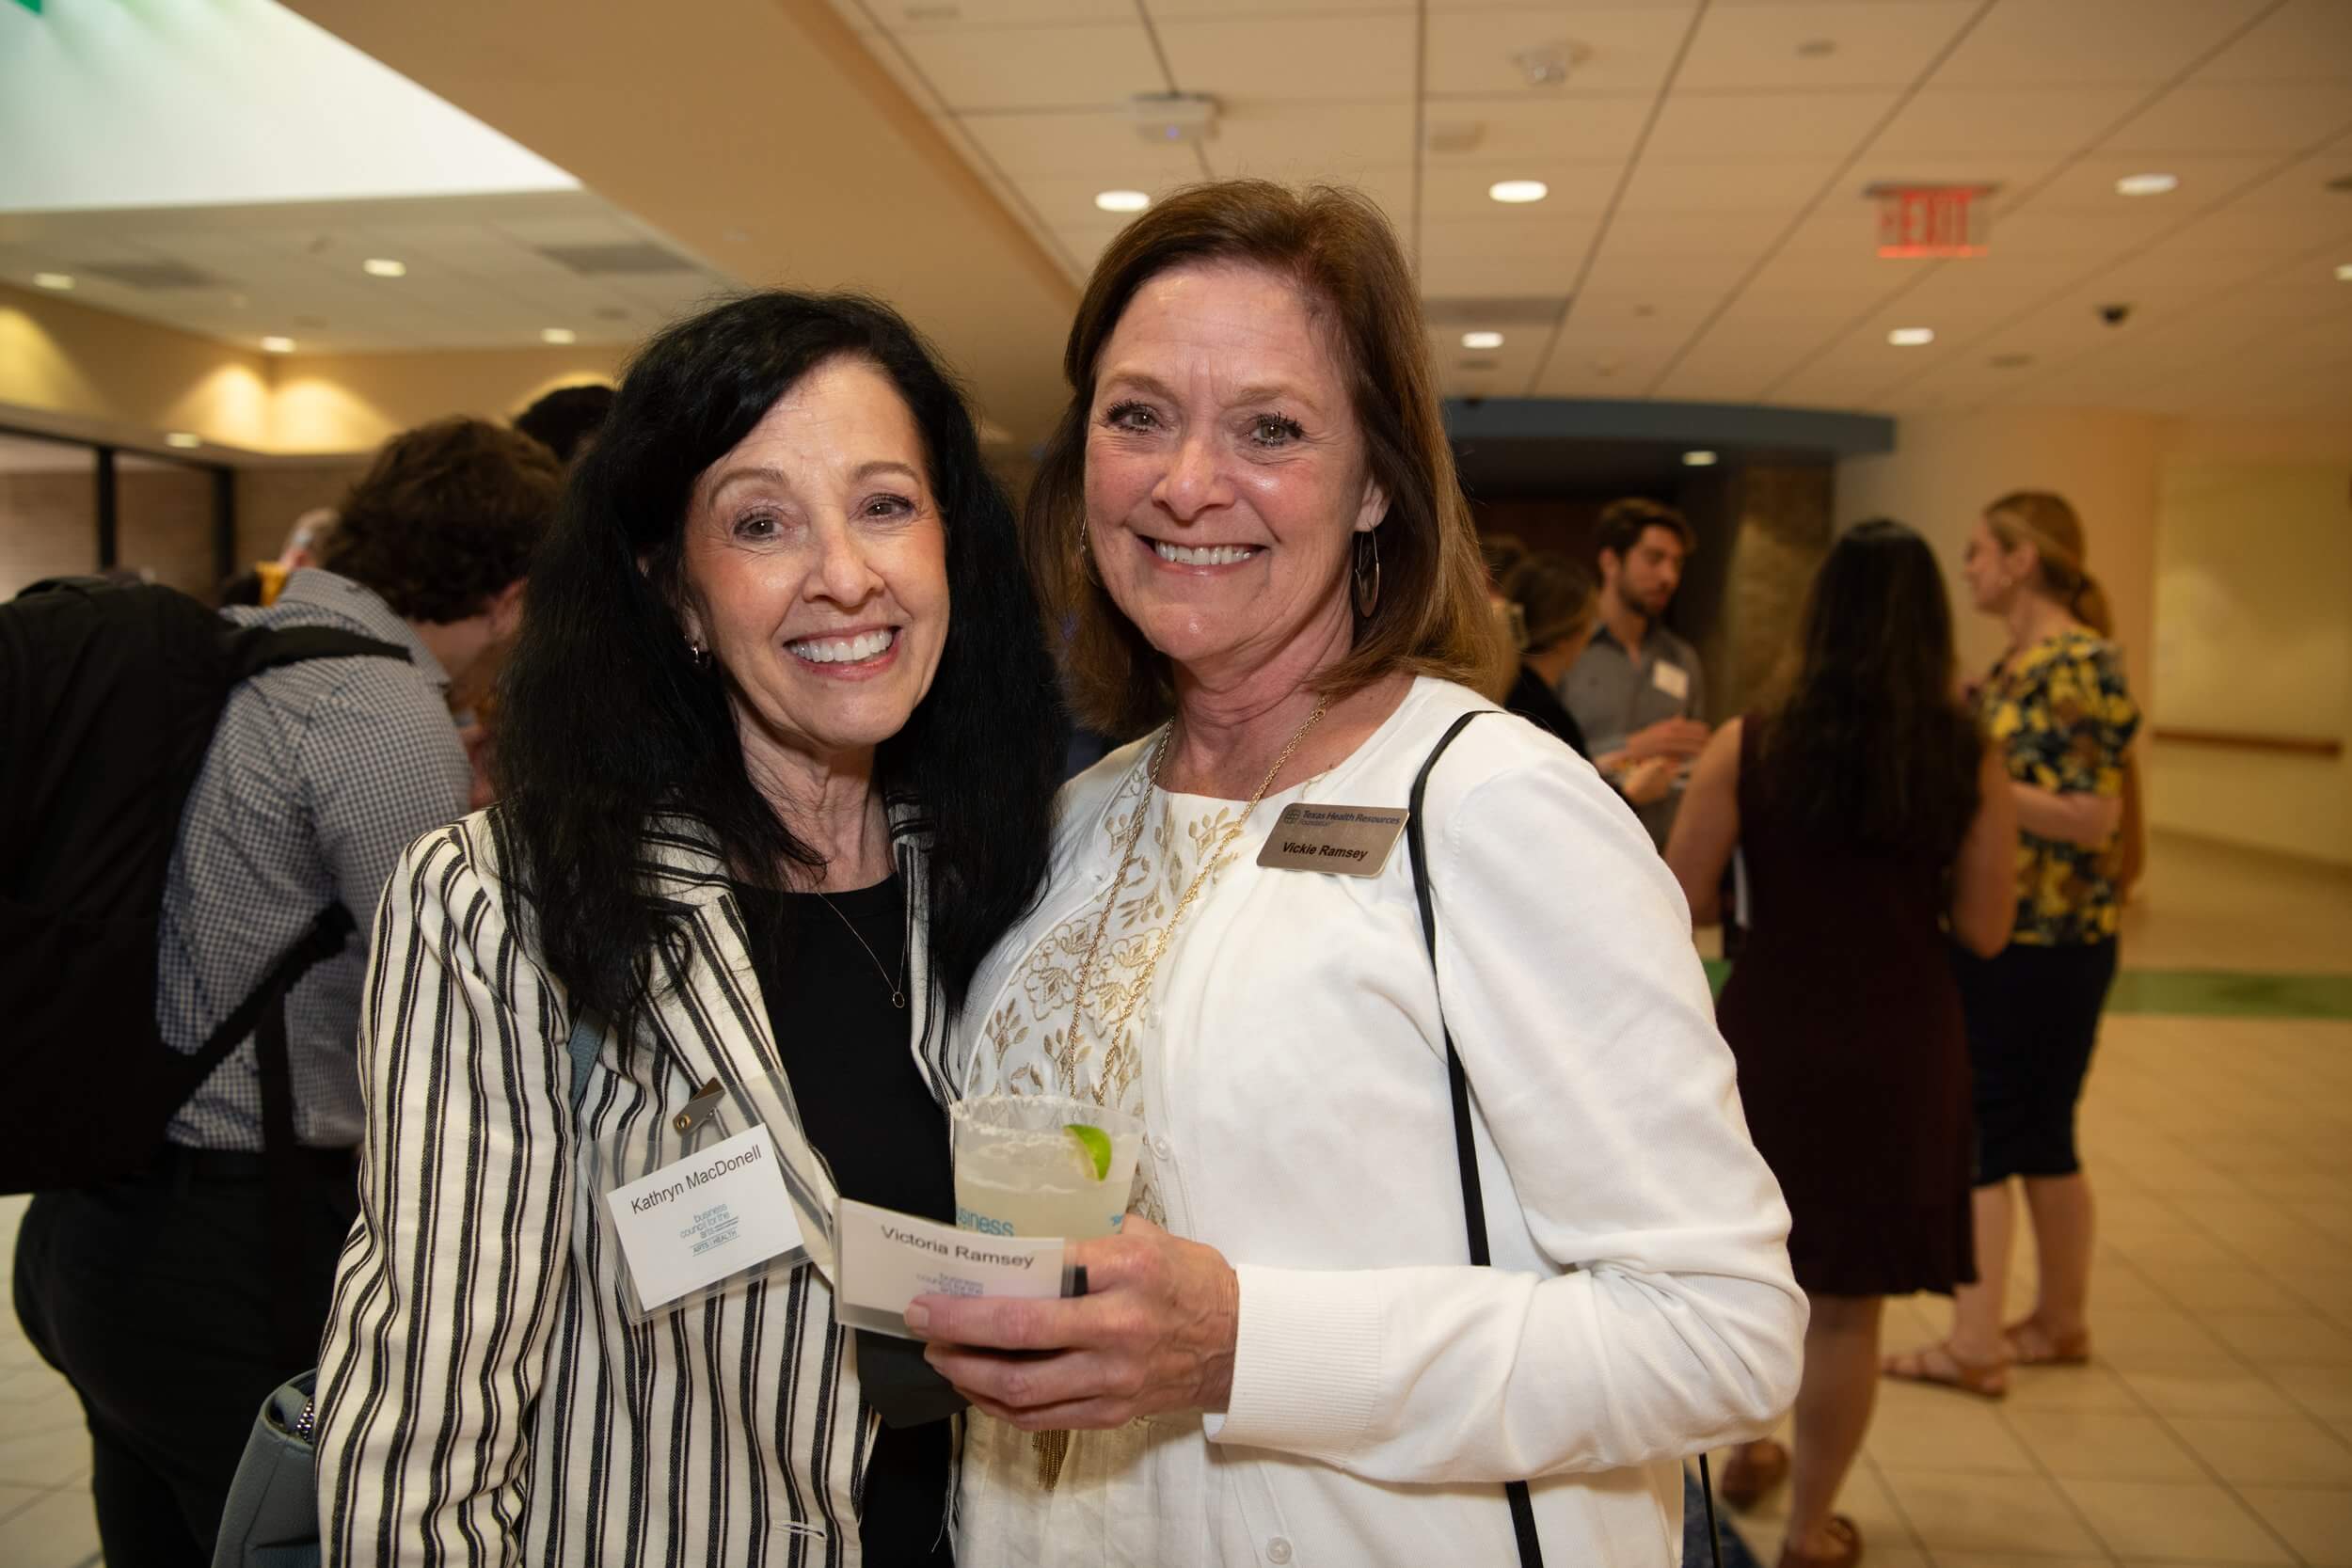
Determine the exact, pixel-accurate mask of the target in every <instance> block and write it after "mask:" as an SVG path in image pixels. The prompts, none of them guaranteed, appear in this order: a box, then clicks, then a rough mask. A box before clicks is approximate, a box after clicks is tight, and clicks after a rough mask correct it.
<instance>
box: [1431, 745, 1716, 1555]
mask: <svg viewBox="0 0 2352 1568" xmlns="http://www.w3.org/2000/svg"><path fill="white" fill-rule="evenodd" d="M1494 711H1495V710H1494V709H1492V708H1476V709H1473V710H1472V711H1470V712H1469V713H1465V714H1464V715H1462V716H1461V717H1460V718H1459V719H1456V720H1455V721H1454V722H1453V723H1452V724H1450V725H1448V726H1447V728H1446V732H1445V734H1443V735H1442V736H1438V743H1437V744H1436V745H1435V746H1432V747H1431V748H1430V749H1429V755H1428V756H1427V757H1426V758H1424V759H1423V760H1422V765H1421V771H1420V772H1419V773H1416V774H1414V775H1413V793H1412V795H1411V796H1410V797H1409V798H1408V800H1406V818H1405V850H1406V858H1407V859H1408V860H1409V861H1410V862H1411V864H1412V868H1413V900H1414V902H1415V903H1417V904H1419V905H1420V906H1421V938H1422V943H1423V945H1425V946H1426V947H1427V948H1428V949H1429V968H1430V972H1431V973H1432V974H1435V973H1436V971H1437V967H1438V911H1437V907H1436V905H1435V904H1434V903H1433V902H1432V900H1431V898H1430V895H1429V847H1428V845H1427V844H1426V843H1425V842H1424V841H1423V839H1422V831H1421V828H1422V796H1423V795H1425V794H1426V793H1428V789H1429V770H1430V769H1431V768H1435V767H1437V766H1438V758H1439V757H1441V756H1443V755H1445V749H1446V748H1447V747H1448V746H1451V745H1453V744H1454V736H1457V735H1460V734H1461V733H1462V731H1463V730H1465V729H1467V728H1468V727H1469V726H1470V721H1471V720H1473V719H1476V718H1478V717H1479V716H1480V715H1482V714H1486V713H1491V712H1494ZM1438 1031H1439V1033H1441V1034H1442V1035H1444V1037H1445V1077H1446V1086H1447V1087H1448V1088H1449V1089H1451V1090H1452V1091H1453V1095H1454V1160H1455V1162H1456V1163H1457V1164H1459V1165H1460V1166H1461V1170H1462V1226H1463V1228H1464V1229H1466V1230H1468V1231H1469V1232H1470V1262H1471V1263H1472V1264H1473V1265H1474V1266H1476V1267H1478V1268H1482V1269H1484V1268H1491V1267H1492V1266H1493V1264H1494V1255H1493V1253H1492V1252H1491V1251H1490V1250H1489V1249H1488V1248H1487V1245H1486V1194H1485V1192H1484V1190H1483V1189H1482V1187H1481V1185H1480V1183H1479V1180H1478V1148H1477V1145H1476V1144H1475V1143H1474V1142H1473V1141H1472V1136H1471V1132H1472V1130H1471V1125H1470V1074H1469V1073H1468V1072H1466V1071H1464V1070H1463V1068H1462V1057H1461V1053H1459V1052H1457V1051H1455V1050H1454V1027H1453V1025H1451V1024H1449V1023H1447V1022H1445V1006H1444V1001H1443V998H1442V997H1441V998H1440V999H1439V1002H1438ZM1502 1494H1503V1497H1505V1498H1506V1499H1507V1500H1508V1501H1509V1503H1510V1505H1511V1532H1512V1533H1513V1534H1514V1535H1516V1536H1518V1543H1519V1563H1520V1568H1542V1564H1543V1560H1544V1544H1543V1542H1542V1541H1540V1540H1539V1539H1537V1537H1536V1534H1535V1504H1534V1499H1533V1498H1532V1497H1529V1496H1528V1493H1527V1482H1525V1481H1504V1482H1503V1483H1502ZM1699 1495H1700V1496H1701V1497H1704V1498H1705V1499H1706V1504H1707V1544H1708V1547H1709V1548H1710V1549H1711V1550H1712V1552H1713V1554H1714V1559H1715V1568H1723V1563H1724V1545H1723V1537H1722V1535H1721V1533H1720V1532H1719V1531H1718V1530H1717V1528H1716V1526H1715V1490H1714V1478H1713V1477H1712V1476H1710V1475H1709V1474H1708V1465H1707V1455H1705V1454H1701V1455H1699Z"/></svg>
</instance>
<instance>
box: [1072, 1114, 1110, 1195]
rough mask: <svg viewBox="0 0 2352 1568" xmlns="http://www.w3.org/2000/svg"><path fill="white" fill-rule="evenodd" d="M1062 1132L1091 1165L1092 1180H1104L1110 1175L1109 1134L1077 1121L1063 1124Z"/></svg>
mask: <svg viewBox="0 0 2352 1568" xmlns="http://www.w3.org/2000/svg"><path fill="white" fill-rule="evenodd" d="M1062 1131H1063V1132H1067V1133H1069V1134H1070V1136H1071V1140H1072V1141H1073V1142H1074V1143H1075V1144H1076V1145H1077V1146H1078V1151H1079V1153H1081V1154H1083V1155H1084V1156H1085V1157H1086V1159H1087V1162H1088V1163H1089V1164H1091V1165H1093V1167H1094V1180H1097V1181H1101V1180H1106V1179H1107V1178H1108V1177H1109V1176H1110V1174H1111V1139H1110V1134H1109V1133H1107V1132H1104V1131H1103V1130H1102V1129H1101V1128H1099V1127H1089V1126H1087V1125H1086V1124H1085V1123H1084V1122H1077V1121H1073V1122H1067V1123H1065V1124H1064V1125H1063V1127H1062Z"/></svg>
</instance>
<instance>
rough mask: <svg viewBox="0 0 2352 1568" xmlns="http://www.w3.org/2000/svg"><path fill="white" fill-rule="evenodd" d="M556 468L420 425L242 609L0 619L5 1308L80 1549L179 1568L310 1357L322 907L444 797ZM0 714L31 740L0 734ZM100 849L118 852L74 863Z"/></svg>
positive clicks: (329, 1196)
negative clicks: (76, 1448)
mask: <svg viewBox="0 0 2352 1568" xmlns="http://www.w3.org/2000/svg"><path fill="white" fill-rule="evenodd" d="M561 486H562V478H561V471H560V469H559V468H558V467H557V465H556V463H555V460H554V459H553V458H552V457H551V456H549V455H548V452H547V451H545V450H543V449H542V448H541V447H540V446H539V445H538V444H537V443H536V442H533V441H532V440H531V439H530V438H529V437H527V436H521V435H519V434H517V433H516V432H514V431H510V430H506V429H503V428H501V427H499V426H496V425H492V424H489V423H486V422H484V421H481V420H443V421H441V422H438V423H436V424H431V425H427V426H424V427H423V428H421V429H418V430H414V431H410V432H408V433H406V434H405V435H402V436H396V437H394V438H393V439H392V440H391V441H390V442H389V443H388V444H387V445H386V446H385V447H384V448H383V450H382V451H380V452H379V453H378V454H377V455H376V457H375V459H374V462H373V465H372V466H371V467H370V468H369V470H368V472H367V473H366V475H365V476H364V477H363V478H362V479H361V480H360V481H359V482H358V484H357V485H356V486H355V487H354V489H353V490H352V492H351V495H350V497H349V499H347V501H346V502H345V503H344V506H343V509H342V522H341V525H340V527H339V528H338V530H337V531H336V532H335V533H334V535H333V536H332V539H331V542H330V543H329V545H328V546H327V547H326V555H325V557H324V559H323V561H322V562H321V563H320V565H319V566H318V567H315V568H304V569H299V570H296V571H294V573H293V574H292V575H291V576H290V577H289V578H288V579H287V582H286V584H285V587H284V590H283V592H282V593H280V594H278V597H277V599H276V600H275V602H274V603H273V604H272V605H271V606H270V607H269V608H267V609H265V610H264V609H237V610H228V611H225V612H224V614H223V617H221V618H219V619H217V620H215V618H214V617H213V616H211V615H210V613H209V612H207V611H204V610H202V609H201V608H200V607H199V606H196V605H195V604H194V602H193V601H191V600H187V599H185V597H184V596H183V595H177V594H171V593H170V591H168V590H164V589H156V588H114V589H109V588H103V587H98V586H94V585H91V584H87V583H65V584H57V585H42V586H41V587H39V588H37V589H35V590H28V591H27V594H25V595H24V596H23V597H20V599H19V600H17V601H16V602H15V603H13V604H11V605H8V606H7V607H4V608H0V714H5V720H0V722H4V723H5V725H6V736H7V738H8V740H9V742H10V747H9V750H10V754H11V757H12V759H13V758H15V757H20V756H21V757H24V759H25V761H24V766H23V767H19V766H18V765H17V764H16V763H15V762H14V761H13V760H12V763H11V767H10V768H8V770H7V773H8V777H7V779H6V781H5V785H0V788H4V789H5V793H6V796H7V800H8V804H10V805H11V806H17V807H21V808H23V809H24V812H25V813H26V814H27V815H26V816H22V817H20V816H11V817H10V818H9V820H8V824H7V826H6V827H5V829H0V832H6V833H7V834H8V837H9V840H10V841H11V842H9V843H8V845H7V846H6V849H7V852H6V854H5V855H0V873H4V874H5V875H4V876H0V923H5V932H0V934H6V935H8V936H9V937H11V938H15V937H18V936H20V935H22V936H23V937H24V942H13V941H12V942H10V944H9V946H10V953H9V957H8V960H7V968H6V970H5V972H0V977H4V978H5V981H6V987H7V990H8V995H9V996H10V998H11V1000H15V999H18V993H19V992H20V991H21V992H23V993H24V997H23V1000H24V1003H25V1006H24V1008H22V1009H20V1008H11V1009H10V1013H11V1016H12V1017H13V1018H15V1019H16V1020H17V1021H18V1022H17V1023H16V1024H15V1025H14V1027H13V1033H12V1035H11V1039H10V1046H9V1050H10V1057H11V1060H10V1068H11V1070H12V1074H14V1075H17V1076H18V1084H19V1086H20V1087H21V1086H23V1085H24V1084H25V1083H26V1082H28V1081H38V1082H40V1083H41V1084H44V1085H55V1092H48V1091H46V1090H44V1092H40V1093H26V1094H24V1096H22V1097H21V1098H20V1099H19V1100H18V1102H17V1106H16V1108H13V1109H8V1110H0V1122H4V1123H5V1126H4V1127H0V1132H6V1133H15V1132H19V1131H23V1132H25V1133H26V1137H25V1138H22V1139H20V1138H15V1137H0V1143H6V1144H7V1145H8V1149H7V1151H6V1153H5V1156H4V1157H5V1159H6V1161H7V1164H6V1168H5V1171H4V1172H0V1185H5V1186H7V1187H8V1188H9V1189H10V1190H17V1191H24V1190H32V1191H35V1192H36V1194H37V1196H35V1198H34V1200H33V1203H32V1205H31V1207H30V1208H29V1209H28V1211H27V1212H26V1213H25V1215H24V1222H23V1225H22V1227H21V1229H20V1232H19V1235H18V1243H17V1254H16V1275H15V1297H16V1308H17V1314H18V1317H19V1319H20V1320H21V1321H22V1323H24V1331H25V1335H26V1337H27V1338H28V1339H29V1340H30V1341H31V1342H32V1344H33V1345H34V1347H35V1348H36V1349H37V1350H38V1351H39V1352H40V1354H41V1356H42V1357H43V1358H44V1359H46V1360H47V1361H48V1362H49V1363H50V1364H51V1365H53V1366H55V1367H56V1369H57V1370H59V1371H61V1372H63V1373H64V1374H65V1376H66V1377H67V1378H68V1380H69V1381H71V1382H72V1385H73V1386H74V1389H75V1391H76V1393H77V1394H78V1395H79V1396H80V1398H81V1400H82V1404H83V1408H84V1412H85V1414H86V1417H87V1421H88V1425H89V1430H90V1437H91V1446H92V1459H91V1477H90V1485H91V1491H92V1494H93V1496H94V1498H95V1501H96V1505H97V1511H98V1526H99V1536H100V1540H101V1543H102V1544H103V1548H104V1552H105V1558H106V1560H107V1562H109V1563H110V1564H113V1565H114V1568H146V1565H151V1564H174V1565H177V1564H199V1563H206V1562H209V1561H210V1560H211V1559H212V1554H213V1549H214V1544H215V1533H216V1531H217V1529H218V1528H219V1520H220V1514H221V1507H222V1503H223V1500H224V1498H225V1497H226V1496H227V1494H228V1490H229V1484H230V1478H231V1476H232V1475H233V1473H234V1471H235V1468H236V1465H237V1459H238V1454H239V1452H240V1449H242V1447H243V1443H244V1438H245V1433H246V1429H247V1427H248V1426H249V1424H250V1423H251V1421H252V1419H253V1413H254V1411H255V1410H256V1409H257V1408H258V1407H259V1406H260V1404H261V1402H262V1399H263V1397H264V1396H265V1395H267V1394H268V1393H269V1391H270V1390H271V1389H272V1388H273V1387H275V1386H277V1385H278V1383H279V1382H280V1381H281V1380H283V1379H284V1378H286V1377H287V1376H289V1375H290V1374H292V1373H293V1372H295V1371H298V1370H301V1369H303V1368H304V1367H307V1366H309V1365H310V1364H311V1362H312V1361H313V1360H314V1359H315V1357H316V1354H317V1348H318V1342H319V1338H320V1336H321V1333H322V1330H323V1328H324V1326H325V1323H326V1308H327V1300H328V1296H329V1293H330V1291H331V1287H332V1283H333V1275H334V1268H335V1260H336V1258H337V1256H338V1255H339V1254H340V1252H341V1251H342V1245H343V1240H344V1237H345V1234H346V1233H347V1231H348V1229H349V1227H350V1225H351V1221H352V1219H353V1217H354V1215H355V1214H356V1212H357V1197H356V1193H355V1187H354V1168H355V1167H354V1150H355V1146H357V1144H358V1141H359V1137H360V1130H361V1109H360V1087H359V1079H358V1070H357V1069H356V1066H355V1064H354V1058H353V1041H354V1037H355V1035H356V1031H357V1027H358V1016H359V1006H360V991H361V986H362V980H363V976H364V974H365V972H366V966H367V957H368V942H366V940H365V939H364V937H362V936H360V935H358V933H356V932H355V930H354V924H355V922H356V921H366V920H369V919H371V918H372V917H373V915H374V913H375V911H376V906H377V903H378V900H379V898H380V896H381V895H382V892H383V888H384V884H385V882H386V880H387V879H388V878H389V875H390V873H391V870H392V867H393V865H394V863H396V861H397V860H398V858H399V856H400V853H401V851H402V850H403V849H404V848H405V847H407V845H408V844H409V843H410V842H411V841H412V840H414V839H415V838H416V837H417V836H418V835H419V834H420V833H422V832H429V831H430V830H432V829H433V828H436V827H438V826H440V825H442V824H444V823H448V822H452V821H454V820H455V819H456V818H458V817H459V816H463V815H464V814H465V812H466V809H467V803H466V802H467V794H468V787H469V770H468V767H467V762H466V755H465V752H464V751H463V749H462V748H461V747H460V745H459V742H458V737H457V733H456V729H455V727H454V726H453V723H452V721H451V718H450V712H449V708H448V705H447V703H446V700H445V696H444V692H445V689H446V688H447V687H448V686H449V684H450V683H451V682H452V681H453V680H455V679H459V678H462V677H463V675H464V674H465V673H466V671H467V670H468V668H469V666H470V665H471V664H472V663H473V662H474V661H475V660H476V659H477V658H479V657H481V656H482V653H483V651H484V650H485V648H487V647H489V646H491V645H492V644H493V643H495V642H496V641H499V640H500V639H501V638H503V637H505V636H506V635H508V634H509V633H510V632H511V631H512V629H513V628H514V626H515V624H516V621H517V619H518V617H519V614H520V607H521V593H522V586H523V579H524V577H525V574H526V571H527V569H528V566H529V563H530V560H531V557H532V552H533V550H534V549H535V547H536V546H537V545H538V542H539V540H540V539H541V537H542V536H543V535H544V534H545V532H546V531H547V529H548V524H549V522H550V521H551V519H552V517H553V515H554V512H555V506H556V501H557V498H558V494H559V492H560V490H561ZM114 595H145V597H131V598H123V597H115V596H114ZM101 671H104V672H111V673H110V674H109V675H108V676H107V678H105V679H101V678H100V677H99V675H98V674H96V673H94V672H101ZM208 704H209V706H208ZM215 715H216V721H213V720H214V718H215ZM20 722H24V723H29V724H32V725H34V726H36V728H35V729H34V730H33V731H32V736H33V738H34V739H35V740H36V742H37V743H39V744H40V745H44V746H45V747H46V748H47V750H48V752H50V753H51V754H47V755H44V754H42V752H40V750H35V751H30V752H16V751H15V750H14V745H13V742H14V741H15V739H16V738H17V733H16V730H15V726H16V725H17V724H18V723H20ZM181 797H184V805H183V806H181V807H180V808H179V809H178V810H177V812H176V815H166V816H163V818H162V821H161V825H160V827H158V828H157V829H155V831H152V832H143V833H142V832H134V831H133V830H135V829H136V828H137V827H138V826H139V823H138V821H137V820H136V819H137V816H138V813H139V812H141V811H142V810H151V809H152V808H153V806H154V804H155V803H156V802H157V801H161V802H162V803H163V805H164V806H165V808H166V809H167V810H168V806H169V803H170V801H172V800H176V799H179V798H181ZM142 802H145V803H146V804H144V805H142ZM93 813H95V814H97V819H96V820H94V821H93V820H92V814H93ZM110 831H111V832H110ZM126 839H135V840H137V841H138V843H139V846H140V847H138V848H137V850H136V851H135V852H134V851H132V850H128V849H125V850H121V851H120V852H119V857H120V858H127V859H134V860H136V859H141V858H142V857H143V860H144V863H139V864H116V863H112V862H111V861H110V860H109V858H108V857H109V855H110V854H116V853H117V851H115V850H114V849H112V848H110V847H109V846H110V841H111V840H126ZM77 844H78V845H85V846H88V847H87V848H85V849H83V850H82V851H81V852H80V859H79V862H78V863H65V864H59V863H58V861H59V856H58V854H57V852H56V849H55V847H56V846H58V845H77ZM93 887H95V888H98V889H100V890H101V891H102V892H103V893H104V894H105V895H106V896H107V897H108V898H109V899H110V900H111V904H112V907H110V908H107V907H101V908H95V909H93V908H90V907H88V900H87V894H88V891H89V890H90V889H91V888H93ZM60 931H62V932H67V933H81V934H80V935H73V934H69V935H66V936H62V937H51V936H48V935H46V934H45V933H50V932H60ZM126 932H127V933H128V934H129V938H130V940H129V941H128V942H125V941H124V936H125V933H126ZM147 933H151V939H146V934H147ZM142 939H146V940H144V941H143V942H142ZM107 943H112V944H114V945H113V948H112V957H111V958H109V959H108V960H107V962H106V964H105V966H104V967H97V966H94V965H93V964H92V963H91V962H90V961H89V959H88V955H90V954H92V953H94V952H99V951H101V950H102V949H103V948H104V947H105V945H106V944H107ZM34 946H40V949H41V951H40V954H39V955H37V956H35V957H32V958H28V957H27V954H28V951H29V950H30V949H31V948H32V947H34ZM26 1020H30V1022H25V1021H26ZM43 1064H47V1065H46V1066H44V1065H43ZM20 1068H21V1069H23V1073H22V1074H17V1069H20ZM77 1081H78V1082H79V1083H80V1085H82V1092H81V1093H79V1094H78V1095H75V1096H73V1098H72V1101H71V1102H70V1103H68V1104H66V1105H60V1104H58V1103H57V1101H59V1100H60V1099H62V1098H63V1097H64V1096H65V1095H66V1094H67V1093H69V1092H70V1088H71V1085H72V1084H74V1083H75V1082H77ZM157 1085H166V1086H164V1087H161V1088H159V1087H158V1086H157ZM44 1102H46V1106H45V1109H43V1108H42V1107H43V1104H44ZM43 1121H46V1122H47V1123H49V1124H51V1125H53V1126H55V1125H60V1124H61V1125H63V1126H65V1127H68V1128H73V1129H77V1130H79V1131H77V1132H75V1134H74V1136H73V1137H72V1138H67V1137H63V1136H59V1135H56V1134H55V1133H44V1131H43V1128H42V1127H41V1126H40V1125H38V1123H40V1122H43ZM19 1123H24V1124H25V1125H24V1127H23V1128H21V1129H20V1127H19ZM26 1148H34V1149H37V1150H38V1151H39V1152H38V1153H37V1154H34V1155H27V1154H25V1153H24V1149H26Z"/></svg>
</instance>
